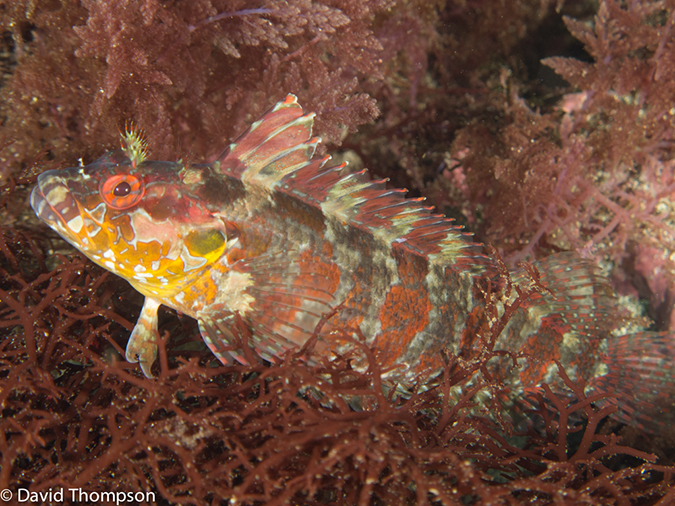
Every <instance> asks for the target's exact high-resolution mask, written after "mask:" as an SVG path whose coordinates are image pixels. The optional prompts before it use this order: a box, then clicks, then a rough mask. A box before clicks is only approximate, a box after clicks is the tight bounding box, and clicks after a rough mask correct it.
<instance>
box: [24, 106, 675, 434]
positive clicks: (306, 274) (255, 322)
mask: <svg viewBox="0 0 675 506" xmlns="http://www.w3.org/2000/svg"><path fill="white" fill-rule="evenodd" d="M313 120H314V114H313V113H305V112H304V111H303V108H302V107H301V106H300V104H299V103H298V101H297V99H296V97H295V96H294V95H288V96H287V97H286V98H285V99H284V100H282V101H280V102H278V103H277V104H276V105H275V106H274V107H273V108H272V109H271V110H269V111H268V112H267V113H266V114H265V115H263V116H262V117H261V118H260V119H259V120H257V121H255V122H254V123H252V124H251V126H250V127H249V128H248V130H247V131H246V132H245V133H244V134H243V135H241V136H240V137H239V138H238V139H236V140H235V141H234V142H232V143H231V144H229V146H228V147H227V149H225V150H224V152H223V153H222V154H221V155H219V156H217V157H216V158H215V160H214V161H213V162H211V163H204V164H195V163H186V162H183V161H181V160H179V161H175V162H168V161H155V160H150V159H149V158H148V156H149V155H148V153H149V151H148V146H147V143H146V141H145V140H144V138H143V136H142V134H141V133H140V132H139V131H138V130H136V129H134V128H133V127H132V128H127V129H126V130H125V131H124V132H123V133H122V134H121V137H122V147H121V149H119V150H115V151H111V152H108V153H106V154H104V155H103V156H102V157H100V158H99V159H97V160H95V161H94V162H92V163H90V164H88V165H86V166H79V167H72V168H67V169H61V170H49V171H46V172H44V173H42V174H40V175H39V177H38V179H37V184H36V186H35V187H34V189H33V190H32V193H31V198H30V204H31V206H32V208H33V210H34V211H35V213H36V215H37V216H38V217H39V218H40V219H41V220H42V221H43V222H44V223H46V224H47V225H48V226H50V227H51V228H52V229H53V230H55V231H56V232H57V233H58V234H59V235H60V236H62V237H63V239H65V240H66V241H68V242H69V243H70V244H71V245H72V246H73V247H75V248H76V249H77V250H79V251H81V252H82V253H83V254H84V255H86V256H87V257H88V258H89V259H91V260H92V261H93V262H95V263H96V264H98V265H100V266H101V267H103V268H104V269H107V270H108V271H110V272H112V273H114V274H116V275H118V276H121V277H122V278H124V279H126V280H127V281H128V282H129V283H130V284H131V285H132V286H133V287H134V288H135V289H136V290H137V291H139V292H140V293H141V294H143V295H144V296H145V300H144V303H143V308H142V310H141V314H140V316H139V319H138V322H137V323H136V325H135V327H134V329H133V331H132V332H131V335H130V338H129V341H128V345H127V348H126V359H127V360H128V361H129V362H133V363H138V364H139V366H140V368H141V370H142V372H143V373H144V374H145V376H147V377H152V366H153V364H154V363H155V360H156V358H157V349H158V348H157V342H158V340H159V335H158V330H157V311H158V308H159V307H160V306H161V305H164V306H167V307H169V308H173V309H174V310H176V311H177V312H178V313H182V314H184V315H187V316H189V317H192V318H194V319H196V320H197V322H198V326H199V332H200V334H201V336H202V338H203V340H204V342H205V343H206V345H207V346H208V348H209V349H210V350H211V351H212V352H213V354H214V355H215V356H216V357H217V358H218V359H219V360H220V361H221V362H222V363H223V364H233V363H241V364H247V363H249V362H250V360H251V355H250V354H247V353H246V352H245V350H244V349H243V348H242V344H241V339H240V338H241V335H240V334H241V333H240V331H239V330H238V329H239V326H238V322H243V324H244V325H245V326H246V328H247V331H248V334H249V336H248V346H249V347H250V349H252V350H254V352H255V354H256V355H257V357H256V360H257V359H262V360H267V361H270V362H272V363H273V362H275V361H278V360H280V358H281V357H283V356H284V354H285V353H287V352H289V350H298V349H302V347H303V346H306V345H308V343H310V342H311V343H313V345H312V346H313V348H312V350H311V354H312V356H314V357H331V356H336V355H339V354H345V353H350V352H353V351H354V348H355V344H354V339H353V337H354V336H353V335H352V336H351V337H350V336H349V335H347V336H346V335H345V332H344V329H355V332H356V331H358V334H359V335H360V336H363V338H364V339H365V344H366V345H367V346H368V347H370V348H371V349H372V350H373V352H374V354H375V356H376V357H377V360H378V364H379V365H380V368H381V371H382V372H381V380H382V384H383V385H386V386H387V388H390V389H396V391H410V390H411V389H414V388H419V386H420V385H424V384H427V383H429V382H432V380H433V378H437V377H438V376H439V374H440V373H441V372H442V371H443V370H444V367H445V365H446V364H447V363H448V357H451V358H453V359H454V360H458V359H463V360H465V361H466V360H470V359H472V358H475V357H476V356H477V354H479V353H480V349H481V346H483V345H482V344H481V338H480V335H479V334H480V332H479V330H480V329H479V326H480V325H479V323H478V322H481V321H485V319H486V318H490V317H492V318H493V319H494V318H495V317H496V316H495V315H494V314H492V316H490V314H489V311H488V310H487V306H486V297H485V290H486V288H485V286H486V283H487V284H488V285H490V284H492V285H491V286H498V284H499V282H498V280H499V278H500V276H499V275H498V273H499V272H500V269H501V267H500V263H499V262H498V260H497V259H496V258H495V255H494V254H490V253H489V251H488V252H487V253H484V252H483V250H482V249H481V248H482V246H481V245H480V244H478V243H474V242H473V241H472V238H471V236H470V235H469V234H467V233H465V232H464V231H463V230H462V229H460V228H459V227H458V226H456V225H455V224H454V223H453V221H452V220H451V219H448V218H446V217H445V216H443V215H440V214H436V213H434V211H433V208H431V207H429V206H426V205H425V204H424V203H423V200H424V199H421V198H405V193H406V190H403V189H395V188H394V189H392V188H388V187H387V184H386V183H387V181H386V180H372V179H371V178H370V175H369V173H368V172H367V171H366V170H362V171H359V172H349V171H348V170H347V169H346V166H345V164H339V165H335V166H332V165H330V164H329V163H328V162H329V160H330V156H323V157H319V156H316V154H315V152H316V148H317V145H318V144H319V142H320V139H319V138H318V137H314V136H313V135H312V127H313ZM508 277H509V278H510V281H509V283H508V284H509V287H512V288H513V289H512V290H511V289H509V290H504V289H503V290H502V292H503V296H502V299H501V301H498V304H497V306H496V307H497V316H499V315H503V314H504V313H505V312H506V311H507V310H508V311H509V314H510V317H509V319H508V322H507V323H506V324H505V325H504V328H503V329H501V331H500V332H499V333H498V335H497V336H496V337H495V339H494V342H493V343H492V344H491V346H493V348H494V350H498V351H499V350H503V351H504V352H505V353H507V352H508V353H512V355H509V356H508V357H507V356H505V357H504V358H503V360H501V361H500V360H496V361H495V362H494V363H493V364H492V367H491V372H492V374H494V375H497V376H498V377H499V378H500V380H501V381H502V382H503V383H504V384H506V385H508V386H509V391H510V392H512V395H513V396H516V397H517V396H518V395H526V393H527V390H528V389H529V388H531V386H532V385H535V386H540V385H543V384H549V385H558V386H559V387H560V388H561V389H562V388H564V386H563V385H561V379H560V374H559V371H558V364H560V365H561V366H562V367H563V368H564V370H565V372H566V374H567V375H568V376H569V377H570V378H571V379H572V380H574V381H584V382H585V384H587V385H588V387H587V388H588V389H590V390H589V391H593V392H596V393H598V392H599V393H602V394H605V395H606V401H605V402H607V403H613V405H615V406H616V407H617V411H616V413H615V416H616V417H617V418H618V419H619V420H620V421H623V422H625V423H629V424H632V425H634V426H637V427H639V428H642V429H644V430H647V431H653V432H654V431H659V430H663V427H665V426H667V425H668V424H670V423H672V422H673V421H675V406H674V399H675V396H674V395H673V394H674V393H675V381H674V380H673V378H674V376H675V375H674V372H675V366H674V365H673V364H674V361H673V357H674V356H675V337H674V335H673V333H672V332H652V331H640V332H634V333H627V334H622V333H621V331H620V329H619V328H618V327H620V325H618V324H617V322H619V321H620V320H621V317H620V315H619V313H618V312H617V306H618V302H617V298H616V295H615V294H614V292H613V290H612V287H611V284H610V283H609V281H608V280H607V279H606V278H605V277H604V276H602V274H601V272H600V269H599V268H598V266H596V265H595V264H594V263H593V262H591V261H590V260H586V259H584V258H581V257H580V256H578V255H577V254H575V253H574V252H562V253H557V254H554V255H552V256H550V257H547V258H544V259H542V260H538V261H536V262H533V263H532V264H531V265H530V266H529V267H528V266H524V267H522V268H519V269H516V270H514V271H512V272H510V273H509V274H508ZM533 286H534V287H535V288H536V289H534V290H532V287H533ZM537 287H538V288H537ZM502 288H503V287H502ZM527 290H530V292H528V293H529V294H530V295H529V296H528V297H525V298H524V299H523V298H522V297H520V299H519V295H518V294H521V295H522V293H524V291H527ZM340 329H342V331H340ZM355 357H356V358H354V361H353V367H354V368H355V369H357V370H359V369H360V370H365V368H367V360H366V359H365V358H359V355H358V354H355ZM514 357H515V358H514ZM511 361H515V364H510V362H511Z"/></svg>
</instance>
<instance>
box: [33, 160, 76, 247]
mask: <svg viewBox="0 0 675 506" xmlns="http://www.w3.org/2000/svg"><path fill="white" fill-rule="evenodd" d="M30 206H31V207H32V208H33V211H35V214H36V215H37V217H38V218H40V219H41V220H42V221H44V222H45V223H46V224H47V225H49V226H50V227H51V228H53V229H54V230H55V231H57V232H58V233H59V234H60V235H62V236H63V237H64V239H66V240H68V241H69V242H71V243H72V242H73V241H75V242H77V243H79V242H80V241H79V240H78V234H79V233H80V231H81V230H82V229H83V228H84V222H83V220H82V216H81V214H80V208H79V206H78V205H77V202H76V201H75V199H74V198H73V196H72V194H71V192H70V190H69V189H68V185H67V184H66V182H65V180H64V179H63V178H62V177H61V176H59V174H58V172H57V171H55V170H48V171H47V172H43V173H42V174H40V176H38V180H37V185H36V186H35V188H33V191H32V192H31V194H30Z"/></svg>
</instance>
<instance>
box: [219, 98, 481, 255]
mask: <svg viewBox="0 0 675 506" xmlns="http://www.w3.org/2000/svg"><path fill="white" fill-rule="evenodd" d="M313 121H314V114H311V113H310V114H304V113H303V110H302V107H301V106H300V105H299V104H298V102H297V99H296V97H295V96H293V95H288V96H287V97H286V98H285V99H284V100H283V101H281V102H279V103H277V104H276V105H275V106H274V107H273V108H272V109H271V110H270V111H269V112H268V113H267V114H265V115H264V116H263V117H262V118H261V119H260V120H258V121H256V122H255V123H253V124H252V125H251V127H250V128H249V129H248V131H247V132H246V133H244V134H243V135H242V136H241V137H240V138H239V139H237V140H236V141H235V142H234V143H232V144H231V145H230V149H229V151H228V152H227V153H226V154H225V155H223V156H222V157H220V159H219V161H220V166H221V170H222V171H223V173H225V174H227V175H231V176H235V177H238V178H240V179H241V180H242V181H243V182H244V184H245V185H246V186H247V187H248V188H249V189H251V190H253V191H254V192H256V193H258V192H260V191H265V192H269V191H272V190H275V189H277V190H279V191H282V192H284V193H286V194H289V195H292V196H293V197H295V198H299V199H301V200H303V201H305V202H308V203H311V204H313V205H316V206H318V207H320V208H321V210H322V211H323V214H324V215H325V216H326V217H327V218H329V219H334V220H338V221H339V222H341V223H344V224H350V225H353V226H355V227H358V228H361V229H366V230H368V231H369V232H370V233H372V234H373V235H374V236H375V237H377V238H379V239H380V240H381V241H383V242H384V243H386V244H387V245H389V246H390V247H392V246H394V245H399V246H400V247H403V248H407V249H409V250H410V251H412V252H413V253H415V254H420V255H424V256H426V257H428V258H429V259H430V261H431V262H433V263H436V264H439V265H455V266H458V267H460V266H461V267H462V268H470V267H476V266H477V265H478V264H479V263H480V261H479V260H478V258H479V256H477V255H476V253H475V249H476V248H475V246H476V245H475V244H473V243H471V242H470V240H469V239H468V235H467V234H464V233H462V232H461V230H460V229H459V227H457V226H455V225H453V224H452V221H451V220H450V219H448V218H446V217H444V216H442V215H438V214H432V213H431V209H432V208H430V207H427V206H424V205H422V201H423V200H424V199H405V198H404V194H405V193H406V190H388V189H386V186H385V183H386V180H379V181H371V180H369V179H368V176H367V171H365V170H364V171H361V172H357V173H352V174H346V175H345V174H344V173H343V172H344V171H343V170H342V169H343V168H344V166H345V165H344V164H342V165H338V166H334V167H324V166H325V164H326V162H327V161H328V160H329V159H330V157H325V158H322V159H312V157H313V156H314V152H315V150H316V146H317V144H318V143H319V141H320V139H319V138H318V137H312V124H313Z"/></svg>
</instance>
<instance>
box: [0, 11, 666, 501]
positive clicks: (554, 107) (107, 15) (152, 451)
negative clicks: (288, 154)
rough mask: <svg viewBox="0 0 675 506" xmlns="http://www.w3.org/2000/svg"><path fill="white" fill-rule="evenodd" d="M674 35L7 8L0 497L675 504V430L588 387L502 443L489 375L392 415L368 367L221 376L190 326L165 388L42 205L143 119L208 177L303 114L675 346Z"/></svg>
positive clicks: (618, 26)
mask: <svg viewBox="0 0 675 506" xmlns="http://www.w3.org/2000/svg"><path fill="white" fill-rule="evenodd" d="M674 25H675V1H673V0H659V1H630V0H626V1H618V0H605V1H600V2H597V1H584V0H556V1H552V0H523V1H508V0H473V1H472V0H446V1H441V0H438V1H436V0H432V1H425V0H417V1H403V0H399V1H397V0H389V1H386V0H373V1H358V0H334V1H314V2H312V1H309V0H288V1H277V0H267V1H266V0H259V1H254V2H250V1H243V0H241V1H239V0H191V1H180V0H174V1H170V0H167V1H159V0H111V1H107V2H97V1H95V0H81V1H75V0H61V1H60V0H44V1H40V2H34V1H29V0H20V1H12V2H9V1H0V26H1V27H2V31H1V38H0V119H1V121H0V190H2V192H1V193H0V409H1V410H2V411H1V416H0V455H1V460H0V489H9V490H12V491H15V492H16V491H17V490H18V489H20V488H22V489H29V490H31V491H35V492H40V491H42V492H45V491H49V490H56V489H58V488H66V489H67V488H78V487H79V488H82V489H83V490H87V491H91V492H94V491H99V492H104V491H123V492H136V491H153V492H155V494H156V497H157V504H195V505H201V504H251V505H253V504H270V505H273V504H298V505H305V504H307V505H313V504H345V505H346V504H349V505H351V504H359V505H370V504H373V505H379V504H411V505H416V504H434V505H437V504H438V505H440V504H463V505H471V504H536V505H540V504H541V505H547V504H560V505H562V504H570V505H577V504H579V505H581V504H589V505H590V504H612V505H613V504H617V505H622V504H636V505H655V504H661V505H667V504H672V503H673V502H675V475H674V474H673V473H674V472H675V467H673V460H674V459H675V452H674V448H675V430H671V431H670V432H668V431H664V433H662V434H658V435H657V436H653V435H646V434H643V433H641V432H640V431H638V430H637V429H634V428H631V427H628V426H623V425H621V424H619V423H617V422H615V421H613V420H612V419H610V418H607V415H608V414H609V413H608V410H607V409H600V408H598V407H597V406H595V405H594V404H593V401H597V400H598V399H593V398H587V397H586V396H585V394H584V390H583V385H576V384H574V383H573V382H570V381H568V382H567V383H568V387H569V389H570V396H569V397H565V398H562V397H560V396H557V395H555V394H554V393H552V392H551V391H550V390H546V391H545V392H544V393H543V394H542V395H541V399H540V404H539V406H528V407H527V409H523V411H522V412H521V413H520V415H521V416H520V417H514V419H499V417H497V419H495V417H494V416H490V415H491V412H492V410H491V405H490V402H489V399H490V398H495V397H497V395H496V394H495V393H496V392H498V391H499V390H500V387H503V385H500V384H499V382H498V381H495V380H494V379H493V378H490V377H489V375H486V374H485V370H484V369H483V368H481V363H480V361H478V362H476V363H472V364H470V365H467V366H465V367H460V368H455V369H452V370H450V369H448V371H447V374H446V375H445V376H444V378H443V381H442V382H441V383H440V385H439V386H438V387H437V388H435V389H432V390H429V391H427V392H423V393H422V392H420V393H417V394H415V395H413V397H412V398H411V399H408V400H401V399H392V398H388V397H387V396H385V395H384V394H382V392H381V389H380V388H379V384H378V382H377V380H376V378H377V377H378V373H379V368H378V364H377V360H376V358H375V357H371V359H372V361H371V367H370V369H369V371H368V373H366V374H360V373H357V372H355V371H353V370H352V369H351V367H350V360H349V357H342V358H339V359H337V360H335V361H331V362H325V363H322V364H319V365H317V366H314V367H311V368H310V367H308V366H306V365H303V364H302V361H301V359H300V358H299V357H298V356H294V355H288V356H287V357H286V360H285V361H284V363H283V364H281V365H276V366H269V365H267V364H257V365H252V366H233V367H224V366H221V365H220V364H219V363H218V362H216V361H215V360H214V358H213V356H212V355H211V353H210V352H209V351H208V350H206V349H205V347H204V346H203V344H202V343H201V338H200V337H199V334H198V331H197V328H196V325H195V324H194V322H192V321H191V320H185V319H180V318H176V316H175V313H171V312H169V311H165V312H164V313H163V314H162V315H161V318H160V334H161V335H162V336H163V339H164V341H163V343H161V344H162V345H161V346H160V362H161V367H160V374H159V376H158V378H156V379H147V378H145V377H143V376H142V375H140V374H139V372H138V371H137V370H136V368H135V367H134V366H133V365H132V364H127V363H126V362H125V361H124V360H123V355H124V354H123V351H122V350H123V349H124V347H125V345H126V341H127V339H128V336H129V333H130V331H131V329H132V328H133V322H135V321H136V318H137V317H138V313H139V311H140V308H141V302H142V297H141V296H140V295H139V294H137V293H136V292H135V291H134V290H133V289H132V288H131V287H130V286H129V285H128V284H127V283H126V282H125V281H123V280H121V279H119V278H116V277H115V276H113V275H111V274H109V273H106V272H105V271H103V270H102V269H100V268H98V267H97V266H95V265H93V264H92V263H91V262H89V261H87V260H86V259H85V258H84V257H83V256H82V255H80V254H79V253H77V252H76V251H75V250H74V249H73V248H71V247H70V246H68V245H67V244H66V243H65V242H64V241H63V240H62V239H60V238H59V237H58V236H57V235H56V234H55V233H53V232H52V231H50V230H49V229H48V228H47V227H45V226H43V225H41V224H40V223H38V220H37V218H36V217H35V216H34V214H33V212H32V210H31V209H30V206H29V204H28V195H29V193H30V189H31V187H32V185H33V184H34V183H35V179H36V177H37V175H38V174H39V173H41V172H43V171H44V170H48V169H55V168H60V167H71V166H76V165H78V164H80V163H84V164H87V163H90V162H91V161H93V160H94V159H96V158H97V157H98V156H100V155H101V154H102V153H103V152H105V151H106V150H109V149H113V148H115V147H117V146H118V143H119V132H120V130H122V129H124V127H125V125H126V124H127V122H130V121H133V122H134V124H136V125H137V126H138V127H140V128H142V129H143V131H144V132H145V137H146V139H147V142H148V145H149V149H150V152H151V157H152V158H153V159H159V160H177V159H179V158H182V159H183V160H188V161H194V162H203V161H210V160H212V159H213V158H214V156H216V155H217V154H218V153H220V152H221V151H222V149H223V148H224V147H225V146H226V145H227V144H228V143H229V142H230V141H231V140H232V139H233V138H235V137H236V136H237V135H238V134H240V133H241V132H243V131H244V130H245V128H246V127H247V126H248V125H249V124H250V123H251V122H252V121H254V120H255V119H256V118H257V117H259V116H260V115H261V114H262V113H263V112H264V111H266V110H267V109H268V108H269V107H270V106H272V105H273V104H274V103H275V102H277V101H278V100H280V99H282V98H283V97H284V96H286V94H287V93H294V94H295V95H297V96H298V100H299V102H300V103H301V104H302V105H303V107H304V108H305V110H307V111H314V112H316V113H317V118H316V123H315V133H316V134H317V135H320V136H321V137H322V138H323V140H324V142H323V144H322V145H321V149H322V150H323V151H324V152H330V153H331V154H333V155H334V158H336V159H338V161H340V160H349V161H350V163H351V165H350V167H352V168H353V170H358V169H360V168H361V167H367V168H368V169H369V171H370V172H371V173H372V175H373V177H374V178H380V177H387V178H389V179H390V185H391V187H392V188H396V187H398V188H408V189H409V194H408V195H409V196H411V197H420V196H424V197H426V198H427V202H428V203H429V205H434V206H436V208H437V209H438V210H439V211H440V212H442V213H444V214H446V215H447V216H450V217H452V218H454V219H456V220H457V222H458V223H460V224H461V225H463V226H464V227H465V228H466V230H467V231H468V232H470V233H472V234H474V236H475V237H476V240H477V241H480V242H483V243H485V244H486V245H488V246H489V247H490V248H492V249H493V251H494V252H495V254H497V255H499V256H500V257H501V258H502V259H503V262H504V264H505V265H507V266H509V267H512V266H515V265H517V264H518V263H519V262H523V261H531V260H535V259H539V258H543V257H546V256H547V255H550V254H552V253H555V252H559V251H576V252H578V253H579V254H581V255H582V256H585V257H587V258H590V259H593V260H594V261H595V262H597V263H598V264H600V265H601V266H602V267H603V269H604V272H605V274H606V275H607V276H608V277H609V279H610V280H611V282H612V284H613V286H614V288H615V290H616V291H617V293H618V295H619V296H620V297H621V299H620V300H621V301H622V305H623V306H624V312H625V325H626V327H631V326H634V327H641V328H649V329H652V330H669V329H673V327H675V320H674V318H675V314H674V313H673V304H674V302H675V298H674V294H673V289H672V287H673V286H674V284H675V283H674V281H675V208H674V204H673V195H674V194H675V172H674V163H675V162H674V159H673V153H674V148H675V145H674V136H675V105H674V104H673V97H675V35H674V32H673V27H674ZM489 302H490V301H488V303H489ZM508 316H509V315H508V314H507V315H502V316H501V318H502V320H503V318H508ZM504 323H505V321H495V322H493V323H492V327H491V328H493V329H495V331H496V329H499V328H502V326H503V324H504ZM169 341H170V342H169ZM364 353H368V350H367V349H364ZM490 358H491V356H490V350H486V353H485V356H484V357H483V358H482V359H481V360H485V361H487V360H489V359H490ZM561 374H562V373H561ZM326 378H330V380H331V381H330V382H327V381H326ZM476 378H478V379H476ZM469 382H470V383H471V385H472V389H471V390H469V391H467V392H465V394H464V395H463V396H462V397H461V398H460V399H452V400H449V392H450V391H451V390H452V391H457V390H458V388H457V387H461V385H463V384H469ZM314 391H319V392H321V394H322V397H321V398H317V397H316V396H315V395H313V394H312V393H311V392H314ZM299 392H301V394H299ZM353 396H359V397H361V398H364V399H367V400H368V401H367V402H363V410H362V411H354V410H353V409H351V407H350V406H349V404H348V403H347V402H346V401H345V399H349V398H350V397H353ZM478 398H480V399H481V401H480V405H479V406H477V404H478V401H477V400H476V399H478ZM486 399H488V400H486ZM481 410H482V413H481ZM523 420H526V421H527V420H529V421H531V423H527V422H523Z"/></svg>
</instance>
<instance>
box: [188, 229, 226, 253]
mask: <svg viewBox="0 0 675 506" xmlns="http://www.w3.org/2000/svg"><path fill="white" fill-rule="evenodd" d="M185 245H186V246H187V248H188V251H189V252H190V254H191V255H192V256H195V257H207V256H217V257H219V256H220V254H222V252H223V250H224V249H225V237H223V234H222V232H221V231H220V230H216V229H213V228H212V229H208V230H194V231H191V232H189V233H188V235H187V237H186V238H185Z"/></svg>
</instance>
